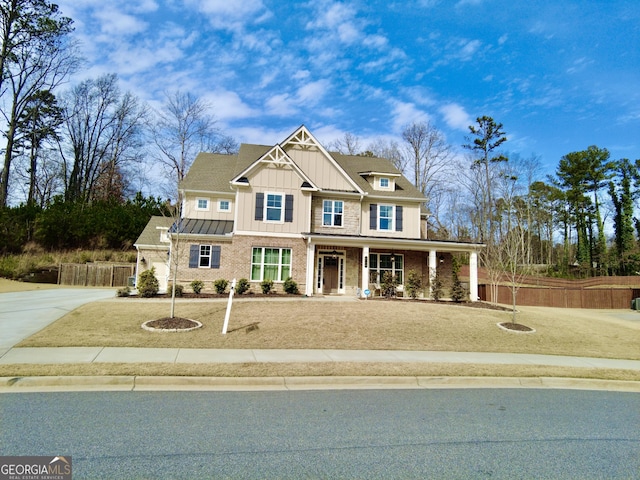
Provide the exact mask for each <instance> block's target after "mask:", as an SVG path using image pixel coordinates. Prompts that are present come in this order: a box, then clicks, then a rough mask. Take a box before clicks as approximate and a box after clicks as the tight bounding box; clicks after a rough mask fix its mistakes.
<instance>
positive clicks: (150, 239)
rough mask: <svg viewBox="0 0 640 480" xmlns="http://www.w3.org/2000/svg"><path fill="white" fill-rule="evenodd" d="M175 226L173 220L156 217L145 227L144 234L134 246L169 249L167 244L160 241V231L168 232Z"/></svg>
mask: <svg viewBox="0 0 640 480" xmlns="http://www.w3.org/2000/svg"><path fill="white" fill-rule="evenodd" d="M172 224H173V218H171V217H162V216H160V215H154V216H153V217H151V219H150V220H149V223H147V226H146V227H144V230H142V233H141V234H140V236H139V237H138V239H137V240H136V242H135V243H134V244H133V245H134V246H136V247H138V246H163V247H165V248H166V247H168V246H169V244H168V243H167V242H161V241H160V230H168V229H169V227H171V225H172Z"/></svg>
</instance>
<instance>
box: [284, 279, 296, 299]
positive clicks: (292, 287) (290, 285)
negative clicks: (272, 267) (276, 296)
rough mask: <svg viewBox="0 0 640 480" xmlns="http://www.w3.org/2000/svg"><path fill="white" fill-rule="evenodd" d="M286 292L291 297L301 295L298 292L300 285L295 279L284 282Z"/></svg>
mask: <svg viewBox="0 0 640 480" xmlns="http://www.w3.org/2000/svg"><path fill="white" fill-rule="evenodd" d="M283 288H284V291H285V292H287V293H288V294H290V295H297V294H298V293H300V292H299V291H298V284H297V283H296V282H295V281H294V280H293V278H291V277H289V278H287V279H286V280H285V281H284V286H283Z"/></svg>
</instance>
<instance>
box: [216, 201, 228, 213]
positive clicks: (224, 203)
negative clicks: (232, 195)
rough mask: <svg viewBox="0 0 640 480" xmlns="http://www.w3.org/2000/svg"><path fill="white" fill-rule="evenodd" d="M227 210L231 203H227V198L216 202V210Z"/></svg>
mask: <svg viewBox="0 0 640 480" xmlns="http://www.w3.org/2000/svg"><path fill="white" fill-rule="evenodd" d="M229 210H231V205H230V204H229V200H220V201H219V202H218V211H220V212H228V211H229Z"/></svg>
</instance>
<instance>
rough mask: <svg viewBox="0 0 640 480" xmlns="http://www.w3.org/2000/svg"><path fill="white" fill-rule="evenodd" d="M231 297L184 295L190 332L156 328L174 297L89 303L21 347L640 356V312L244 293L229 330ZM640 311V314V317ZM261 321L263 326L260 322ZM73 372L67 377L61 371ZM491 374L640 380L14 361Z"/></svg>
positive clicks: (214, 372)
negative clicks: (505, 326)
mask: <svg viewBox="0 0 640 480" xmlns="http://www.w3.org/2000/svg"><path fill="white" fill-rule="evenodd" d="M226 305H227V304H226V301H220V300H217V301H213V300H179V301H178V302H177V305H176V315H177V316H181V317H187V318H191V319H194V320H198V321H200V322H202V323H203V324H204V327H203V328H201V329H198V330H195V331H192V332H185V333H159V332H148V331H146V330H143V329H142V328H141V324H142V323H143V322H145V321H147V320H154V319H157V318H161V317H165V316H167V315H168V314H169V303H168V302H167V301H159V300H152V299H118V298H114V299H112V300H107V301H101V302H95V303H92V304H88V305H85V306H83V307H81V308H79V309H77V310H75V311H73V312H71V313H69V314H67V315H66V316H64V317H63V318H62V319H60V320H58V321H57V322H55V323H53V324H51V325H50V326H48V327H47V328H45V329H43V330H42V331H40V332H38V333H37V334H35V335H33V336H31V337H30V338H28V339H26V340H24V341H23V342H21V343H20V344H19V345H18V347H51V346H129V347H171V348H234V349H235V348H261V349H262V348H265V349H296V348H312V349H348V350H359V349H373V350H439V351H476V352H514V353H536V354H549V355H574V356H586V357H605V358H621V359H634V360H640V317H639V319H638V321H636V320H633V319H632V320H628V319H624V318H621V317H622V315H623V314H627V313H629V311H624V312H622V311H610V310H575V309H552V308H540V307H521V308H520V313H519V314H518V316H517V322H518V323H522V324H525V325H527V326H529V327H532V328H534V329H535V330H536V332H535V333H532V334H519V333H513V332H505V331H503V330H502V329H500V328H498V327H497V326H496V323H499V322H506V321H510V320H511V313H510V312H502V311H495V310H488V309H480V308H473V307H467V306H458V305H453V304H434V303H428V302H413V301H402V300H400V301H387V300H367V301H356V300H345V301H336V300H332V299H324V298H314V299H305V298H301V299H286V300H285V299H283V300H270V299H269V300H265V299H242V298H238V297H236V300H235V301H234V304H233V309H232V313H231V320H230V323H229V331H228V334H227V335H222V334H221V330H222V324H223V321H224V314H225V310H226ZM638 315H640V314H638ZM256 327H257V328H256ZM61 372H65V373H61ZM63 374H66V375H70V374H75V375H98V374H99V375H105V374H110V375H133V374H135V375H207V376H210V375H211V376H271V375H276V376H288V375H430V376H433V375H436V376H444V375H482V376H493V375H497V376H575V377H587V378H609V379H625V380H640V372H630V371H616V370H614V371H605V370H594V369H584V368H581V369H576V368H573V369H570V368H557V367H553V368H551V367H537V366H510V365H506V366H505V365H502V366H500V365H493V366H492V365H490V366H487V365H482V366H474V365H446V364H428V365H420V364H402V365H399V364H357V363H345V364H324V363H321V364H308V365H296V364H278V365H271V364H251V365H244V364H237V365H236V364H232V365H229V364H227V365H174V364H155V365H154V364H141V365H131V364H101V365H98V364H89V365H73V366H70V365H58V366H37V365H6V366H0V376H13V375H63Z"/></svg>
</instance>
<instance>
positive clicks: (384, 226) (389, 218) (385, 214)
mask: <svg viewBox="0 0 640 480" xmlns="http://www.w3.org/2000/svg"><path fill="white" fill-rule="evenodd" d="M378 209H379V211H378V230H393V211H394V207H393V205H379V206H378Z"/></svg>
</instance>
